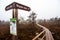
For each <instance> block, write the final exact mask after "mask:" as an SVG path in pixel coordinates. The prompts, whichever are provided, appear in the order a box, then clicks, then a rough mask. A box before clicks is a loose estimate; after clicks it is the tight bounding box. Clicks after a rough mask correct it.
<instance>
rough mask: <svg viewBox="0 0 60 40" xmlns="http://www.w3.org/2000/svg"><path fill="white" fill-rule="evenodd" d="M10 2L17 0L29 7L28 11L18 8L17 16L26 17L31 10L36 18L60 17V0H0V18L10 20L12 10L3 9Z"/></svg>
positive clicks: (16, 0)
mask: <svg viewBox="0 0 60 40" xmlns="http://www.w3.org/2000/svg"><path fill="white" fill-rule="evenodd" d="M12 2H18V3H21V4H23V5H26V6H29V7H30V8H31V11H30V12H28V11H24V10H20V9H19V11H18V13H19V17H18V18H20V17H23V18H24V19H27V18H28V16H29V15H30V13H31V12H32V11H33V12H35V13H36V14H37V19H49V18H52V17H60V0H0V20H10V18H11V17H12V10H9V11H5V7H6V6H7V5H9V4H11V3H12Z"/></svg>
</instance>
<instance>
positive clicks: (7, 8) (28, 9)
mask: <svg viewBox="0 0 60 40" xmlns="http://www.w3.org/2000/svg"><path fill="white" fill-rule="evenodd" d="M10 9H22V10H26V11H30V10H31V9H30V7H28V6H25V5H22V4H19V3H16V2H13V3H12V4H10V5H8V6H6V8H5V10H6V11H7V10H10Z"/></svg>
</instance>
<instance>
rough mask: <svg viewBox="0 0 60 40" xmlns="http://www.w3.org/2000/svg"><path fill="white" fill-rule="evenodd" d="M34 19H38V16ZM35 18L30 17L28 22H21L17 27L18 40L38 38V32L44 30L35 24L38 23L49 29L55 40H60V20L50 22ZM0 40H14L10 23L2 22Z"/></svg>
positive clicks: (21, 20)
mask: <svg viewBox="0 0 60 40" xmlns="http://www.w3.org/2000/svg"><path fill="white" fill-rule="evenodd" d="M33 15H35V14H33ZM34 18H36V16H35V17H34ZM34 18H33V17H32V18H31V16H29V19H27V20H23V19H20V20H19V24H18V27H17V34H18V35H17V36H18V40H32V39H33V38H34V37H35V36H36V33H37V32H38V33H40V32H41V31H42V28H39V27H38V26H37V25H36V24H35V23H36V22H38V23H39V24H41V25H43V26H45V27H47V28H48V29H49V30H50V31H51V32H52V35H53V37H54V39H55V40H60V18H57V17H56V18H51V19H49V20H46V19H44V20H42V19H38V20H35V19H34ZM34 20H35V21H34ZM0 40H12V35H11V34H10V22H9V21H0Z"/></svg>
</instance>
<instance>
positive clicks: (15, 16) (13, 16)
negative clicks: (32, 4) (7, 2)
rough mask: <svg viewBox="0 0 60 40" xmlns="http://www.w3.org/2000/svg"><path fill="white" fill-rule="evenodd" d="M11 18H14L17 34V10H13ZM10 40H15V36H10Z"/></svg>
mask: <svg viewBox="0 0 60 40" xmlns="http://www.w3.org/2000/svg"><path fill="white" fill-rule="evenodd" d="M12 14H13V15H12V18H16V32H17V27H18V10H17V9H13V13H12ZM12 40H16V35H12Z"/></svg>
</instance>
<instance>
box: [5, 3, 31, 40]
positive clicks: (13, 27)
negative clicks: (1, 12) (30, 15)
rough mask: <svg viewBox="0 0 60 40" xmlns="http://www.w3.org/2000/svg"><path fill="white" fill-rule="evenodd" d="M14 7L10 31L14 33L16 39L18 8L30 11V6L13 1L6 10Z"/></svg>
mask: <svg viewBox="0 0 60 40" xmlns="http://www.w3.org/2000/svg"><path fill="white" fill-rule="evenodd" d="M10 9H12V18H11V19H10V21H11V22H10V24H11V25H10V33H11V34H12V35H13V39H12V40H15V36H17V27H18V9H21V10H25V11H30V10H31V9H30V7H28V6H25V5H22V4H19V3H16V2H13V3H12V4H10V5H8V6H6V8H5V10H6V11H8V10H10Z"/></svg>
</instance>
